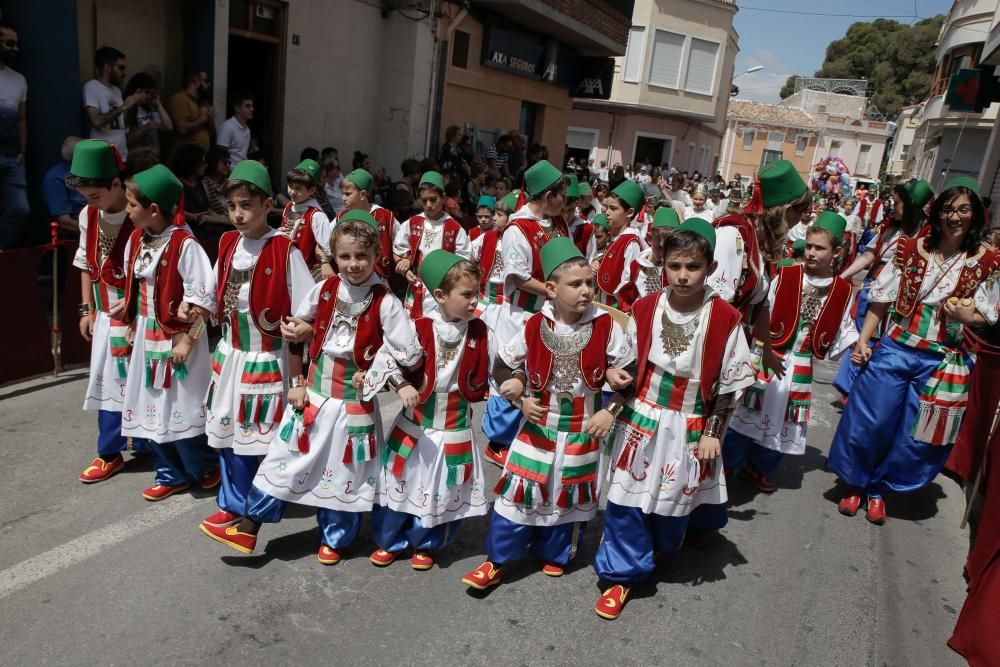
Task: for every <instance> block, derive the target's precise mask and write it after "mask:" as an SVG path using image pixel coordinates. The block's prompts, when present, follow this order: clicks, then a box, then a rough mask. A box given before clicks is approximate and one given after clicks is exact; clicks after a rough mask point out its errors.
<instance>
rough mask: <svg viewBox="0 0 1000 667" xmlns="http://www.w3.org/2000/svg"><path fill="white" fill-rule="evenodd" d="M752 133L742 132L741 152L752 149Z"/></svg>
mask: <svg viewBox="0 0 1000 667" xmlns="http://www.w3.org/2000/svg"><path fill="white" fill-rule="evenodd" d="M753 140H754V131H753V130H743V150H745V151H748V150H751V149H752V148H753Z"/></svg>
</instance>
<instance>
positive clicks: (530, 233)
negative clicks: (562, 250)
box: [507, 218, 558, 283]
mask: <svg viewBox="0 0 1000 667" xmlns="http://www.w3.org/2000/svg"><path fill="white" fill-rule="evenodd" d="M507 224H508V225H513V226H514V227H517V228H518V229H519V230H521V233H522V234H524V238H525V239H527V241H528V245H530V246H531V277H532V278H534V279H535V280H537V281H539V282H543V283H544V282H545V274H543V273H542V246H543V245H545V244H546V243H547V242H548V240H549V237H548V236H546V235H545V232H544V231H543V230H542V226H541V225H540V224H538V221H537V220H535V219H533V218H517V219H515V220H510V221H509V222H508V223H507ZM554 224H555V223H553V225H554ZM557 234H558V232H557Z"/></svg>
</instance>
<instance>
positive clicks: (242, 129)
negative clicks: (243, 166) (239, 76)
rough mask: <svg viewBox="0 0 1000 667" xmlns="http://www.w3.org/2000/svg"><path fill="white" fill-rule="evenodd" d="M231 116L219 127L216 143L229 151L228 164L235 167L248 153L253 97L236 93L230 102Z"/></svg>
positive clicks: (245, 93)
mask: <svg viewBox="0 0 1000 667" xmlns="http://www.w3.org/2000/svg"><path fill="white" fill-rule="evenodd" d="M229 108H230V109H231V110H232V112H233V115H232V116H230V117H229V118H228V119H226V121H225V122H224V123H222V125H220V126H219V133H218V136H217V137H216V140H215V141H216V143H217V144H218V145H220V146H223V147H225V148H226V149H227V150H228V151H229V162H230V165H231V166H236V165H238V164H239V163H240V162H243V160H246V159H247V153H249V152H250V127H249V125H248V124H249V123H250V121H251V120H253V97H251V95H250V93H247V92H243V91H240V92H237V93H236V94H235V95H233V97H232V98H231V100H230V103H229Z"/></svg>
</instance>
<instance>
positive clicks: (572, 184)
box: [563, 174, 580, 199]
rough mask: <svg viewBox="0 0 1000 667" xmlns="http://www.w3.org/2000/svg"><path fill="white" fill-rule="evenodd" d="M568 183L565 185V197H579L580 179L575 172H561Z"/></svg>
mask: <svg viewBox="0 0 1000 667" xmlns="http://www.w3.org/2000/svg"><path fill="white" fill-rule="evenodd" d="M563 176H565V177H566V180H567V181H568V182H569V185H567V186H566V198H567V199H579V198H580V179H579V178H577V176H576V174H563Z"/></svg>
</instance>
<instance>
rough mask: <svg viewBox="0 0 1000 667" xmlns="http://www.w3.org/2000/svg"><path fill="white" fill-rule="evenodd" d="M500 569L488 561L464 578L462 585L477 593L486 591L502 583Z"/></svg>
mask: <svg viewBox="0 0 1000 667" xmlns="http://www.w3.org/2000/svg"><path fill="white" fill-rule="evenodd" d="M500 574H501V572H500V568H499V567H495V566H494V565H493V563H491V562H489V561H486V562H485V563H483V564H482V565H480V566H479V567H477V568H476V569H475V570H473V571H472V572H470V573H468V574H467V575H465V576H464V577H462V583H463V584H465V585H466V586H468V587H470V588H474V589H476V590H477V591H485V590H486V589H487V588H490V587H491V586H496V585H498V584H499V583H500Z"/></svg>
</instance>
